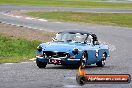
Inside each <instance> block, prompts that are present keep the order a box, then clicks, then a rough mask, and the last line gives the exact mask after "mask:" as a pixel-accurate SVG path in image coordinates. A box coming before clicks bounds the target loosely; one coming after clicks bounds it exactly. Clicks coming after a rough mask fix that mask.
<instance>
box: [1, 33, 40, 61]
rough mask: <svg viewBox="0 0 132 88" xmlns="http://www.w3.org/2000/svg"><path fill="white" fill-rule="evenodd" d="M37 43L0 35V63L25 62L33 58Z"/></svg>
mask: <svg viewBox="0 0 132 88" xmlns="http://www.w3.org/2000/svg"><path fill="white" fill-rule="evenodd" d="M39 43H40V42H39V41H28V40H25V39H20V38H19V39H16V38H13V37H9V36H6V35H2V34H0V63H12V62H21V61H27V60H29V59H31V58H33V57H35V50H36V47H37V46H38V45H39Z"/></svg>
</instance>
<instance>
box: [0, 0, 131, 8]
mask: <svg viewBox="0 0 132 88" xmlns="http://www.w3.org/2000/svg"><path fill="white" fill-rule="evenodd" d="M96 1H98V0H0V4H17V5H37V6H64V7H81V8H132V3H112V2H96Z"/></svg>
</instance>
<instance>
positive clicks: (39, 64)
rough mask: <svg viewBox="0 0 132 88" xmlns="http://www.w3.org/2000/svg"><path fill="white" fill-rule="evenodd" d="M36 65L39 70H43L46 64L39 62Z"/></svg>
mask: <svg viewBox="0 0 132 88" xmlns="http://www.w3.org/2000/svg"><path fill="white" fill-rule="evenodd" d="M36 64H37V66H38V67H39V68H45V67H46V65H47V63H46V62H40V61H36Z"/></svg>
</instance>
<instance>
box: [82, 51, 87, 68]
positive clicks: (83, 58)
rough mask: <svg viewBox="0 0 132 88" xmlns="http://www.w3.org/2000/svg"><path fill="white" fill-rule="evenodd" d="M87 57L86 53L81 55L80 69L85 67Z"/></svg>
mask: <svg viewBox="0 0 132 88" xmlns="http://www.w3.org/2000/svg"><path fill="white" fill-rule="evenodd" d="M87 57H88V56H87V53H86V52H84V53H83V55H82V59H81V66H82V68H85V67H86V62H87Z"/></svg>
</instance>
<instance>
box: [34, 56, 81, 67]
mask: <svg viewBox="0 0 132 88" xmlns="http://www.w3.org/2000/svg"><path fill="white" fill-rule="evenodd" d="M36 61H37V62H46V63H48V64H57V65H72V64H78V63H79V62H80V59H78V58H73V59H71V58H50V59H47V58H43V57H39V56H37V57H36Z"/></svg>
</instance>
